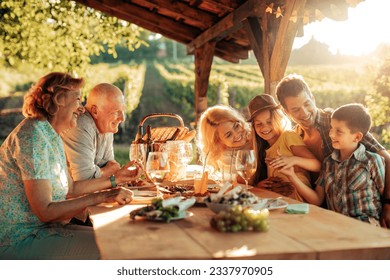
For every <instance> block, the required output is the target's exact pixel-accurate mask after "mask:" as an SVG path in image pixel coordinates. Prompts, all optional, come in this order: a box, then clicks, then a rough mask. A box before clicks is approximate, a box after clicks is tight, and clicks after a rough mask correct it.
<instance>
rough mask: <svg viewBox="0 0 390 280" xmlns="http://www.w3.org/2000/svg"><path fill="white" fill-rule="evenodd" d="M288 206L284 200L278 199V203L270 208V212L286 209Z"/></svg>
mask: <svg viewBox="0 0 390 280" xmlns="http://www.w3.org/2000/svg"><path fill="white" fill-rule="evenodd" d="M268 199H271V198H268ZM287 205H288V202H287V201H284V200H283V199H278V200H277V201H275V202H273V203H271V205H270V206H268V210H273V209H281V208H286V207H287Z"/></svg>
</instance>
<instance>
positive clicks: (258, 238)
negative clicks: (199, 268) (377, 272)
mask: <svg viewBox="0 0 390 280" xmlns="http://www.w3.org/2000/svg"><path fill="white" fill-rule="evenodd" d="M252 190H253V192H254V193H256V194H257V195H258V196H259V197H267V198H268V197H276V196H278V195H277V194H275V193H272V192H269V191H266V190H262V189H252ZM284 199H285V200H286V201H288V202H289V203H298V202H297V201H294V200H291V199H288V198H284ZM137 207H140V205H131V204H130V205H125V206H117V205H108V206H94V207H90V208H89V212H90V214H91V219H92V221H93V225H94V229H95V236H96V241H97V244H98V247H99V249H100V252H101V255H102V258H103V259H158V260H160V259H161V260H162V259H236V258H238V259H300V260H305V259H390V230H387V229H383V228H377V227H374V226H372V225H369V224H366V223H363V222H360V221H358V220H355V219H352V218H349V217H346V216H344V215H341V214H338V213H335V212H332V211H328V210H325V209H322V208H319V207H317V206H314V205H310V212H309V214H286V213H284V209H275V210H271V211H270V221H271V228H270V230H269V231H268V232H265V233H258V232H240V233H220V232H218V231H216V230H214V229H213V228H211V227H210V225H209V221H210V219H211V217H212V215H214V214H213V213H212V212H211V210H209V209H208V208H206V207H192V208H190V209H189V211H191V212H193V214H194V215H193V216H192V217H188V218H186V219H183V220H176V221H174V222H171V223H168V224H166V223H160V222H150V221H144V220H136V221H132V220H131V219H130V218H129V212H130V211H131V210H133V209H135V208H137Z"/></svg>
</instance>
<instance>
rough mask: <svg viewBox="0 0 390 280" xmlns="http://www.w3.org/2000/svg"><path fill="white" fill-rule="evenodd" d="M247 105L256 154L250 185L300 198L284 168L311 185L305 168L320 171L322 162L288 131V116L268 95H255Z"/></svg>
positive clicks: (297, 137) (298, 137) (296, 135)
mask: <svg viewBox="0 0 390 280" xmlns="http://www.w3.org/2000/svg"><path fill="white" fill-rule="evenodd" d="M248 108H249V112H250V121H251V123H252V129H253V131H254V135H255V136H254V139H253V140H254V141H253V142H254V149H255V151H256V154H257V157H258V164H257V170H256V173H255V176H254V178H253V184H254V185H256V184H257V185H258V186H262V187H268V188H270V189H271V190H272V191H275V192H278V193H280V194H282V195H284V196H289V197H291V198H294V199H297V200H300V201H303V199H302V197H301V196H300V195H299V193H298V192H297V191H296V189H295V187H294V185H293V183H292V182H290V180H289V177H288V176H287V174H288V173H287V171H286V170H288V169H290V168H294V169H295V173H296V174H297V176H298V177H299V178H300V179H301V181H302V182H303V183H304V184H305V185H307V186H309V187H310V175H309V172H308V171H313V172H317V171H319V170H320V168H321V163H320V162H319V161H318V160H317V159H316V158H315V157H314V155H313V154H312V153H311V152H310V151H309V150H308V149H307V147H306V146H305V144H304V143H303V141H302V139H301V137H300V136H299V135H298V134H296V133H295V132H293V131H290V130H289V128H290V121H289V119H288V118H287V116H286V115H285V114H284V112H283V111H282V109H281V107H280V105H279V104H277V103H276V101H275V99H274V98H273V97H272V96H271V95H268V94H262V95H257V96H255V97H254V98H253V99H252V100H251V101H250V102H249V105H248ZM267 178H268V179H267ZM266 179H267V180H266Z"/></svg>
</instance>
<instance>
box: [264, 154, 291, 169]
mask: <svg viewBox="0 0 390 280" xmlns="http://www.w3.org/2000/svg"><path fill="white" fill-rule="evenodd" d="M297 159H298V158H297V157H295V156H280V157H277V158H274V159H272V160H271V161H270V162H269V165H270V166H271V167H273V168H275V169H285V168H290V167H293V166H295V165H296V164H297Z"/></svg>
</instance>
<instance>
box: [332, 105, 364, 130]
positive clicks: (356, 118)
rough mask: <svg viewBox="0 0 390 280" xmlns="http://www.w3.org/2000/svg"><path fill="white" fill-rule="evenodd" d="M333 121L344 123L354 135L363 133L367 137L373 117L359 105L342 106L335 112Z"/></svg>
mask: <svg viewBox="0 0 390 280" xmlns="http://www.w3.org/2000/svg"><path fill="white" fill-rule="evenodd" d="M332 119H335V120H338V121H344V122H345V123H346V124H347V127H348V128H349V129H350V130H351V132H352V133H356V132H361V133H363V135H366V134H367V132H368V131H369V130H370V128H371V116H370V114H369V113H368V111H367V109H366V108H364V106H363V105H362V104H359V103H351V104H346V105H343V106H340V107H339V108H337V109H336V110H335V111H334V112H333V114H332Z"/></svg>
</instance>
